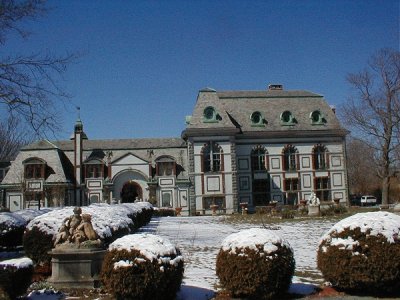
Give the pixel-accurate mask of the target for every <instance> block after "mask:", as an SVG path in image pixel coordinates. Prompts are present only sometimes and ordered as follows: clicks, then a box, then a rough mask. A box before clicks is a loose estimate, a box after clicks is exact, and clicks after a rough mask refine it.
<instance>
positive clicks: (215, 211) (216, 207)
mask: <svg viewBox="0 0 400 300" xmlns="http://www.w3.org/2000/svg"><path fill="white" fill-rule="evenodd" d="M210 208H211V211H212V215H213V216H215V215H216V214H217V209H218V205H216V204H213V205H210Z"/></svg>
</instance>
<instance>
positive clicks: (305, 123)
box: [183, 89, 347, 136]
mask: <svg viewBox="0 0 400 300" xmlns="http://www.w3.org/2000/svg"><path fill="white" fill-rule="evenodd" d="M208 106H212V107H214V108H215V110H216V111H217V113H218V114H219V115H220V116H221V120H220V121H219V122H217V123H207V122H204V117H203V114H204V109H205V108H206V107H208ZM285 110H289V111H290V112H291V113H292V114H293V115H294V117H295V118H296V120H297V123H296V124H295V125H294V126H283V125H282V122H281V120H280V116H281V114H282V113H283V112H284V111H285ZM315 110H320V111H321V112H322V113H323V115H324V116H325V119H326V123H325V124H324V125H313V124H312V122H311V120H310V114H311V113H312V112H313V111H315ZM255 111H259V112H261V113H262V115H263V117H264V119H265V120H266V122H267V124H265V126H262V127H257V126H252V122H251V120H250V116H251V115H252V113H253V112H255ZM239 128H240V130H239ZM215 130H218V131H219V132H220V133H221V134H223V133H224V132H236V134H239V133H243V134H249V133H252V134H257V133H272V132H274V133H285V132H288V131H290V132H310V131H311V132H318V131H321V132H322V131H323V132H327V131H335V132H336V133H337V134H339V135H344V134H346V133H347V131H346V130H345V129H344V128H343V127H342V126H341V125H340V123H339V121H338V119H337V117H336V115H335V113H334V112H333V111H332V108H331V107H330V106H329V105H328V103H327V102H326V101H325V99H324V98H323V96H321V95H318V94H315V93H311V92H308V91H285V90H266V91H221V92H218V91H215V90H212V89H205V90H201V91H200V92H199V95H198V98H197V102H196V105H195V108H194V110H193V114H192V118H191V120H190V124H188V125H187V127H186V130H185V131H184V132H183V136H185V135H186V136H187V135H191V134H197V133H198V132H200V131H203V132H207V131H209V132H210V133H211V132H214V131H215Z"/></svg>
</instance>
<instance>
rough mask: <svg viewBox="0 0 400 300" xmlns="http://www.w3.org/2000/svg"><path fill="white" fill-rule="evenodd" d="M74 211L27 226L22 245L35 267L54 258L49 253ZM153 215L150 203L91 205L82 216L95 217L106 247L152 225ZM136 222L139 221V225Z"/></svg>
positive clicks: (48, 215) (65, 210) (47, 216)
mask: <svg viewBox="0 0 400 300" xmlns="http://www.w3.org/2000/svg"><path fill="white" fill-rule="evenodd" d="M73 209H74V207H72V206H69V207H64V208H62V209H57V210H52V211H49V212H48V213H46V214H43V215H40V216H38V217H36V218H34V219H33V220H32V221H30V222H29V223H28V225H27V226H26V230H25V234H24V237H23V245H24V249H25V251H26V255H27V256H29V257H30V258H31V259H32V260H33V261H34V262H35V263H40V264H46V263H50V260H51V257H50V255H49V254H48V252H49V251H50V250H51V249H52V248H53V243H54V241H55V238H56V236H57V233H58V230H59V228H60V227H61V225H62V222H63V221H64V220H65V219H66V218H68V217H69V216H71V215H72V214H73ZM152 211H153V210H152V205H151V204H147V203H143V204H142V203H131V204H123V205H122V204H117V205H109V204H92V205H90V206H84V207H82V214H90V215H91V216H92V225H93V228H94V230H95V231H96V233H97V234H98V236H99V237H100V239H101V240H102V241H103V242H104V243H105V244H106V245H108V244H110V243H112V242H113V241H115V240H116V239H117V238H119V237H122V236H124V235H126V234H129V233H132V232H134V231H135V230H136V229H137V228H138V226H139V224H140V226H143V225H145V224H144V222H149V221H150V219H151V214H152ZM142 215H145V216H142ZM136 219H139V220H138V221H136ZM135 222H136V223H135Z"/></svg>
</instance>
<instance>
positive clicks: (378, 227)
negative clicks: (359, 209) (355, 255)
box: [320, 211, 400, 250]
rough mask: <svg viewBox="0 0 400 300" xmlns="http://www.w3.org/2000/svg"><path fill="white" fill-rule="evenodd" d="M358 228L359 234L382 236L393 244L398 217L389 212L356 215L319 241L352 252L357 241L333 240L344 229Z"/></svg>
mask: <svg viewBox="0 0 400 300" xmlns="http://www.w3.org/2000/svg"><path fill="white" fill-rule="evenodd" d="M356 228H360V230H361V232H363V233H368V234H369V235H373V236H383V237H385V238H386V240H387V241H388V242H389V243H394V242H395V241H396V240H397V239H398V236H399V233H400V216H398V215H396V214H393V213H390V212H382V211H379V212H367V213H358V214H355V215H353V216H351V217H348V218H346V219H343V220H341V221H340V222H338V223H336V224H335V225H334V226H333V227H332V228H331V229H330V230H329V231H328V232H327V233H326V234H325V235H324V236H323V237H322V238H321V240H320V245H321V244H322V243H323V242H327V244H331V245H343V246H344V247H345V248H346V249H349V250H352V249H353V246H354V245H356V243H357V241H354V240H353V239H352V238H351V237H349V238H348V239H347V240H344V239H338V238H333V237H332V236H335V235H337V234H339V233H341V232H343V231H344V230H346V229H350V230H354V229H356Z"/></svg>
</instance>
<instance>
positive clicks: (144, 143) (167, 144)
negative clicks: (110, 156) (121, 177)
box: [22, 138, 186, 151]
mask: <svg viewBox="0 0 400 300" xmlns="http://www.w3.org/2000/svg"><path fill="white" fill-rule="evenodd" d="M184 147H186V143H185V141H184V140H182V139H181V138H146V139H115V140H83V149H85V151H87V150H95V149H102V150H134V149H161V148H184ZM54 148H58V149H60V150H63V151H73V150H74V141H71V140H70V141H53V142H49V141H45V140H42V141H38V142H35V143H32V144H30V145H27V146H25V147H24V148H23V149H22V151H26V150H39V149H54Z"/></svg>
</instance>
